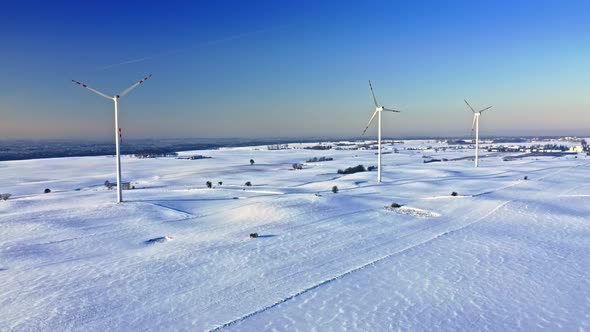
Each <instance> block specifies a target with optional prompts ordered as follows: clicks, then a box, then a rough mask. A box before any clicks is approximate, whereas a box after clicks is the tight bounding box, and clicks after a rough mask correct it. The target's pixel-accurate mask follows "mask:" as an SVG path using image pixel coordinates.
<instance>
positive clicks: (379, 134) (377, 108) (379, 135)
mask: <svg viewBox="0 0 590 332" xmlns="http://www.w3.org/2000/svg"><path fill="white" fill-rule="evenodd" d="M369 88H370V89H371V95H372V96H373V101H374V102H375V112H374V113H373V116H371V119H370V120H369V123H367V126H366V127H365V130H364V131H363V134H362V135H364V134H365V133H366V132H367V129H369V126H370V125H371V122H372V121H373V119H374V118H375V115H379V116H378V117H377V119H378V121H377V126H378V128H377V146H378V147H377V148H378V150H379V152H378V154H377V155H378V157H377V163H378V166H377V182H381V113H382V112H383V111H386V112H397V113H399V112H400V111H396V110H390V109H388V108H385V107H383V106H379V104H378V103H377V98H375V93H374V92H373V86H372V85H371V81H369ZM362 135H361V136H362Z"/></svg>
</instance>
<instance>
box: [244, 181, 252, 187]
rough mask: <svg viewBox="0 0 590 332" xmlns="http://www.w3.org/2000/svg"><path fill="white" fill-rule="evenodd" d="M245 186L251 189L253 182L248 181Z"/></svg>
mask: <svg viewBox="0 0 590 332" xmlns="http://www.w3.org/2000/svg"><path fill="white" fill-rule="evenodd" d="M244 185H245V186H246V187H251V186H252V182H250V181H247V182H246V183H244Z"/></svg>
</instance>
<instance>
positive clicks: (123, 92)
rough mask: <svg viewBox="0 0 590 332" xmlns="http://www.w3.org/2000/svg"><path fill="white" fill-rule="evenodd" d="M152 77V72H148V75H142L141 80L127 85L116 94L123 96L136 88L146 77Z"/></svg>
mask: <svg viewBox="0 0 590 332" xmlns="http://www.w3.org/2000/svg"><path fill="white" fill-rule="evenodd" d="M150 77H152V74H149V75H148V76H146V77H144V78H143V79H142V80H140V81H138V82H136V83H134V84H133V85H132V86H130V87H128V88H127V89H125V90H123V91H122V92H121V93H119V94H118V95H117V96H118V97H119V98H121V97H123V96H125V95H126V94H128V93H129V92H131V90H133V89H135V88H137V87H138V86H139V85H140V84H141V83H143V82H145V81H147V79H148V78H150Z"/></svg>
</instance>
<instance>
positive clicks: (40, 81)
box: [0, 0, 590, 139]
mask: <svg viewBox="0 0 590 332" xmlns="http://www.w3.org/2000/svg"><path fill="white" fill-rule="evenodd" d="M0 42H1V43H0V47H1V48H0V73H1V74H2V75H1V77H0V139H7V138H86V139H109V138H110V137H111V136H112V135H113V134H112V132H113V130H114V129H113V128H114V125H113V104H112V102H110V101H109V100H107V99H104V98H102V97H100V96H98V95H95V94H93V93H91V92H90V91H87V90H84V89H82V88H80V87H79V86H76V85H74V84H73V83H72V82H71V80H72V79H74V80H79V81H81V82H84V83H86V84H88V85H89V86H91V87H93V88H95V89H98V90H101V91H103V92H105V93H108V94H116V93H118V92H120V91H122V90H124V89H125V88H127V87H128V86H129V85H131V84H133V83H134V82H135V81H137V80H139V79H140V78H142V77H144V76H145V75H146V74H149V73H151V74H153V77H152V78H151V79H149V80H148V81H147V82H146V83H145V84H143V85H141V86H140V87H138V88H137V89H136V90H134V91H133V92H131V93H130V94H129V95H127V96H126V97H125V98H123V99H121V101H120V124H121V127H122V128H123V132H124V135H125V137H128V138H182V137H191V138H194V137H249V138H250V137H254V138H273V137H318V136H322V137H356V136H359V135H360V133H361V132H362V130H363V128H364V126H365V124H366V122H367V121H368V119H369V117H370V116H371V114H372V112H373V111H374V105H373V103H372V99H371V97H370V92H369V89H368V80H369V79H370V80H372V82H373V86H374V88H375V92H376V95H377V99H378V100H379V102H380V103H382V104H384V105H385V106H386V107H389V108H395V109H399V110H401V111H402V112H403V113H399V114H390V113H386V114H384V124H383V130H384V135H386V136H390V137H405V136H442V135H453V136H463V135H468V134H469V133H470V129H471V121H472V116H471V113H470V112H469V110H468V109H467V108H466V106H465V105H464V103H463V98H467V100H468V101H469V102H470V103H471V104H472V105H473V106H474V107H477V108H483V107H485V106H489V105H493V109H492V110H490V111H489V112H487V113H484V114H483V116H482V119H481V127H480V129H481V132H482V135H484V136H485V135H554V134H560V135H567V134H572V135H573V134H577V135H589V134H590V121H589V120H590V1H587V0H585V1H568V0H562V1H543V0H535V1H502V0H499V1H450V0H449V1H420V0H418V1H395V0H390V1H319V0H317V1H312V0H303V1H301V0H299V1H286V0H281V1H274V0H272V1H255V0H252V1H190V2H175V1H167V2H163V1H154V2H153V3H152V2H150V1H137V2H127V1H116V2H109V1H100V2H96V3H95V2H92V1H76V2H60V1H56V2H50V1H42V2H41V1H40V2H30V1H14V2H11V3H8V2H7V3H3V5H2V8H1V12H0ZM375 133H376V128H375V126H373V127H372V128H371V129H370V130H369V131H368V136H369V137H371V136H374V135H375Z"/></svg>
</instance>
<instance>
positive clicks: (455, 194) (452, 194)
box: [451, 191, 459, 196]
mask: <svg viewBox="0 0 590 332" xmlns="http://www.w3.org/2000/svg"><path fill="white" fill-rule="evenodd" d="M457 195H459V194H457V192H456V191H453V192H452V193H451V196H457Z"/></svg>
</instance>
